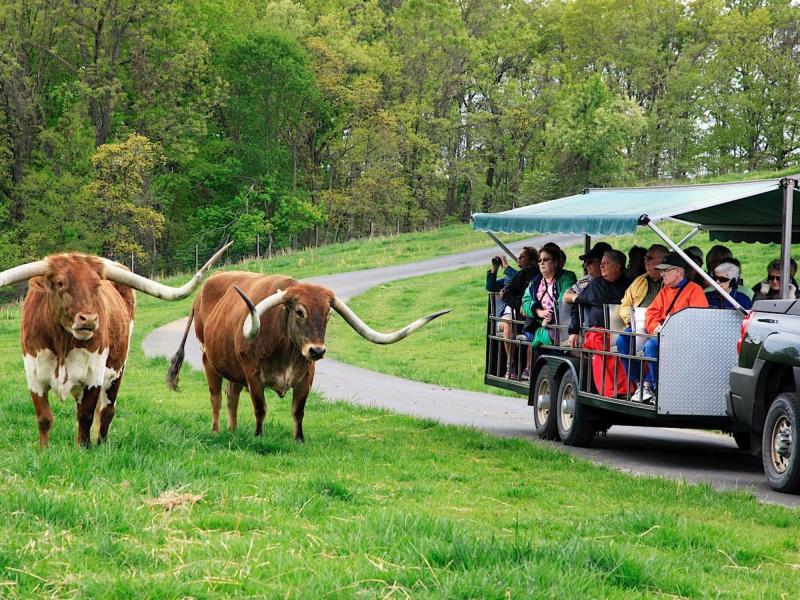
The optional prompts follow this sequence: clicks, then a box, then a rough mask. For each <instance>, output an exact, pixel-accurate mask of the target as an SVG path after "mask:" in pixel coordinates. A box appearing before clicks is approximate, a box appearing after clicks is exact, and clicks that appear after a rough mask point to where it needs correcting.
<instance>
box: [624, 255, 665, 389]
mask: <svg viewBox="0 0 800 600" xmlns="http://www.w3.org/2000/svg"><path fill="white" fill-rule="evenodd" d="M667 254H669V250H667V248H666V246H662V245H661V244H653V245H652V246H650V248H648V249H647V253H646V254H645V255H644V268H645V272H644V273H643V274H642V275H639V277H637V278H636V279H634V280H633V282H632V283H631V285H630V286H628V289H627V290H625V295H624V296H623V298H622V302H621V303H620V306H619V316H620V318H621V319H622V322H623V323H625V329H624V331H625V332H632V331H633V329H634V328H633V324H632V323H631V312H632V311H633V309H634V308H639V307H642V308H647V307H648V306H650V303H651V302H653V300H655V297H656V296H657V295H658V292H659V291H661V271H659V270H658V269H657V268H656V267H657V266H658V265H660V264H661V263H662V262H663V261H664V257H666V256H667ZM642 325H644V324H643V323H642V324H640V325H639V326H638V330H639V331H640V332H641V330H642V329H643V327H642ZM636 342H638V344H637V343H636ZM643 343H644V342H643V341H642V338H636V337H634V336H630V335H624V334H623V335H620V336H619V337H618V338H617V351H618V352H619V353H620V354H629V355H632V354H636V350H637V346H638V347H639V348H641V346H642V345H643ZM640 363H641V361H637V364H636V365H634V367H633V368H631V359H629V358H628V359H622V366H623V368H624V369H625V373H626V374H627V376H628V379H629V380H630V381H632V382H633V383H634V384H636V385H637V386H638V385H639V375H640V369H641V364H640Z"/></svg>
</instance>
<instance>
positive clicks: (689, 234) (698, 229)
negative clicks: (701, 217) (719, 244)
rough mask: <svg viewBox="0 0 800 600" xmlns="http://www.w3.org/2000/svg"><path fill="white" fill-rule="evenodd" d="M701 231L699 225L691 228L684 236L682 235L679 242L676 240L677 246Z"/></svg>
mask: <svg viewBox="0 0 800 600" xmlns="http://www.w3.org/2000/svg"><path fill="white" fill-rule="evenodd" d="M701 231H703V230H702V229H701V228H700V225H698V226H697V227H695V228H694V229H692V230H691V231H690V232H689V233H687V234H686V235H685V236H683V239H682V240H681V241H680V242H678V246H683V245H684V244H685V243H686V242H688V241H689V240H690V239H692V238H693V237H694V236H696V235H697V234H698V233H700V232H701Z"/></svg>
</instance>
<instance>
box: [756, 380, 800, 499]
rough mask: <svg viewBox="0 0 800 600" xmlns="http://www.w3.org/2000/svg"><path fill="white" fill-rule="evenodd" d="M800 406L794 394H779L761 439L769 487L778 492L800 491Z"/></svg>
mask: <svg viewBox="0 0 800 600" xmlns="http://www.w3.org/2000/svg"><path fill="white" fill-rule="evenodd" d="M798 434H800V406H798V403H797V396H796V395H795V394H790V393H783V394H778V396H777V397H776V398H775V400H774V401H773V402H772V405H771V406H770V407H769V411H767V419H766V421H765V422H764V433H763V434H762V438H761V457H762V462H763V463H764V474H765V475H766V476H767V482H768V483H769V486H770V487H771V488H772V489H773V490H775V491H776V492H784V493H787V494H794V493H797V492H798V491H800V464H798V463H799V462H800V461H798V444H797V441H796V440H795V439H794V438H795V437H797V436H798Z"/></svg>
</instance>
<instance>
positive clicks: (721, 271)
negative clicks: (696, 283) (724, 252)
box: [706, 258, 753, 310]
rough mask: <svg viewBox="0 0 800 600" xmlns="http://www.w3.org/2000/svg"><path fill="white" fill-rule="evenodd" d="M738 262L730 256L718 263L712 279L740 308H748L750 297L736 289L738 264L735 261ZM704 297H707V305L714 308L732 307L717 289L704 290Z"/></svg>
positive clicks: (751, 304)
mask: <svg viewBox="0 0 800 600" xmlns="http://www.w3.org/2000/svg"><path fill="white" fill-rule="evenodd" d="M734 261H736V262H734ZM738 262H739V261H738V260H736V259H735V258H732V259H730V260H729V261H725V262H724V263H721V264H718V265H717V267H716V268H715V269H714V280H715V281H716V282H717V283H718V284H719V287H721V288H722V289H723V290H725V291H726V292H728V294H730V295H731V296H732V297H733V299H734V300H736V301H737V302H738V303H739V304H741V305H742V308H744V309H746V310H750V309H751V308H752V307H753V303H752V302H750V298H748V297H747V295H746V294H744V293H742V292H740V291H739V290H738V289H737V283H738V281H739V265H738V264H736V263H738ZM706 298H707V299H708V305H709V306H712V307H714V308H733V305H732V304H731V303H730V302H728V300H727V299H725V297H724V296H723V295H722V294H720V293H719V292H718V291H717V290H713V291H711V292H706Z"/></svg>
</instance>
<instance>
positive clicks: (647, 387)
mask: <svg viewBox="0 0 800 600" xmlns="http://www.w3.org/2000/svg"><path fill="white" fill-rule="evenodd" d="M653 398H655V394H653V386H652V385H651V384H650V383H649V382H645V383H644V384H642V385H639V386H638V387H637V388H636V391H635V392H633V396H631V400H633V401H634V402H641V403H642V404H650V402H651V401H652V400H653Z"/></svg>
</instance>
